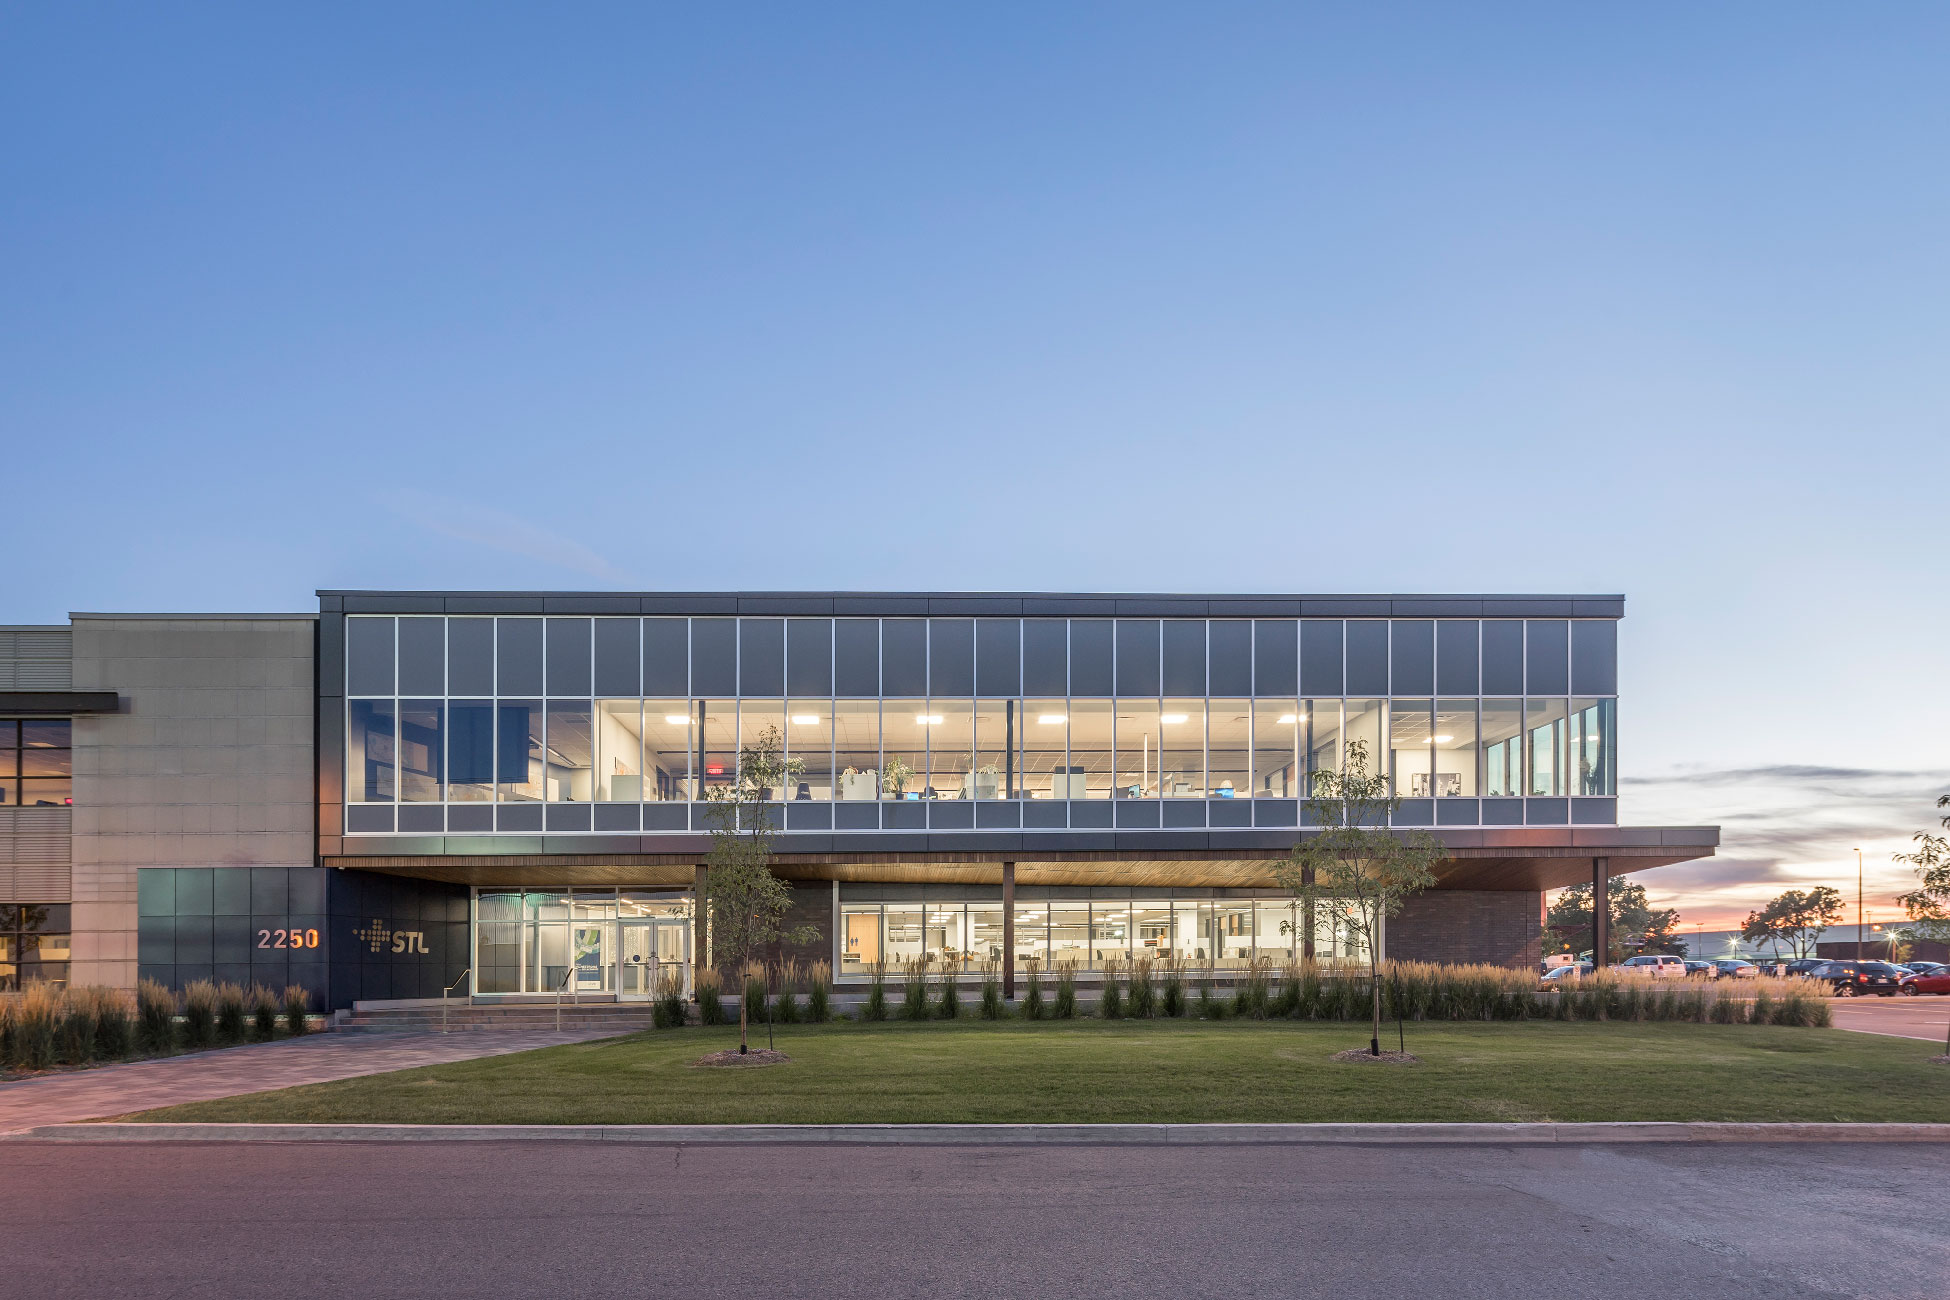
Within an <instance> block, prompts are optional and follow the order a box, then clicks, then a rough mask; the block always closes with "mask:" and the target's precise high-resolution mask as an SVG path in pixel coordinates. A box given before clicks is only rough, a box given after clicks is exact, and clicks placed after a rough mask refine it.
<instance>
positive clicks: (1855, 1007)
mask: <svg viewBox="0 0 1950 1300" xmlns="http://www.w3.org/2000/svg"><path fill="white" fill-rule="evenodd" d="M1828 1006H1829V1010H1830V1011H1831V1012H1832V1013H1833V1014H1834V1017H1835V1028H1837V1029H1852V1030H1855V1031H1856V1032H1857V1033H1862V1034H1888V1035H1890V1036H1891V1037H1895V1038H1920V1039H1926V1040H1931V1041H1934V1042H1938V1043H1941V1042H1943V1041H1944V1035H1945V1034H1950V998H1939V997H1929V996H1924V997H1914V998H1905V997H1893V998H1834V999H1831V1000H1830V1001H1829V1004H1828Z"/></svg>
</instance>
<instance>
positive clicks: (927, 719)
mask: <svg viewBox="0 0 1950 1300" xmlns="http://www.w3.org/2000/svg"><path fill="white" fill-rule="evenodd" d="M914 720H915V721H916V722H918V723H920V724H921V725H922V726H924V727H938V726H940V725H941V715H940V714H939V713H917V714H915V715H914Z"/></svg>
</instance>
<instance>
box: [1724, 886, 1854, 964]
mask: <svg viewBox="0 0 1950 1300" xmlns="http://www.w3.org/2000/svg"><path fill="white" fill-rule="evenodd" d="M1841 919H1842V896H1841V893H1840V892H1839V891H1837V890H1835V889H1832V888H1830V887H1829V886H1827V885H1817V886H1815V887H1814V888H1813V889H1810V890H1808V891H1807V892H1805V893H1804V892H1802V891H1801V890H1799V889H1790V890H1788V891H1786V892H1785V893H1783V894H1781V895H1780V897H1778V898H1776V899H1774V900H1773V901H1772V902H1770V903H1768V904H1767V906H1765V907H1763V908H1761V909H1760V910H1759V911H1758V912H1749V913H1747V923H1746V924H1745V925H1743V926H1741V927H1740V938H1741V939H1742V940H1743V941H1744V942H1746V943H1765V944H1768V945H1770V946H1771V947H1772V948H1773V949H1774V955H1775V956H1776V957H1778V956H1780V955H1781V945H1782V944H1783V943H1785V944H1787V945H1788V947H1789V949H1790V950H1791V951H1792V952H1793V953H1794V955H1795V956H1796V957H1806V956H1807V955H1808V954H1809V953H1810V952H1812V951H1814V946H1815V941H1816V940H1817V939H1819V938H1820V937H1821V932H1822V931H1823V930H1826V929H1827V928H1828V927H1829V926H1831V925H1833V924H1835V922H1837V921H1839V920H1841Z"/></svg>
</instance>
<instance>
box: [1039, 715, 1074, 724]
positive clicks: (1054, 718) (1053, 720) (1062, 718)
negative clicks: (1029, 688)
mask: <svg viewBox="0 0 1950 1300" xmlns="http://www.w3.org/2000/svg"><path fill="white" fill-rule="evenodd" d="M1069 720H1070V718H1069V715H1068V714H1064V713H1045V714H1043V715H1042V716H1041V717H1039V718H1037V719H1036V723H1037V725H1038V726H1044V727H1055V726H1060V725H1062V724H1063V723H1065V722H1068V721H1069Z"/></svg>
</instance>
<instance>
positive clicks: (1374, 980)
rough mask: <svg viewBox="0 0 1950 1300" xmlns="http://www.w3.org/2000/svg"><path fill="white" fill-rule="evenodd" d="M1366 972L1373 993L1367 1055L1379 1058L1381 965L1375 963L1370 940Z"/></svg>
mask: <svg viewBox="0 0 1950 1300" xmlns="http://www.w3.org/2000/svg"><path fill="white" fill-rule="evenodd" d="M1368 971H1369V973H1370V976H1371V978H1370V980H1369V984H1370V985H1371V986H1372V988H1373V992H1374V1024H1373V1025H1372V1026H1371V1027H1370V1033H1369V1035H1368V1055H1369V1056H1380V1055H1381V963H1380V962H1378V961H1376V960H1375V958H1374V948H1373V941H1372V940H1370V942H1369V950H1368Z"/></svg>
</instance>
